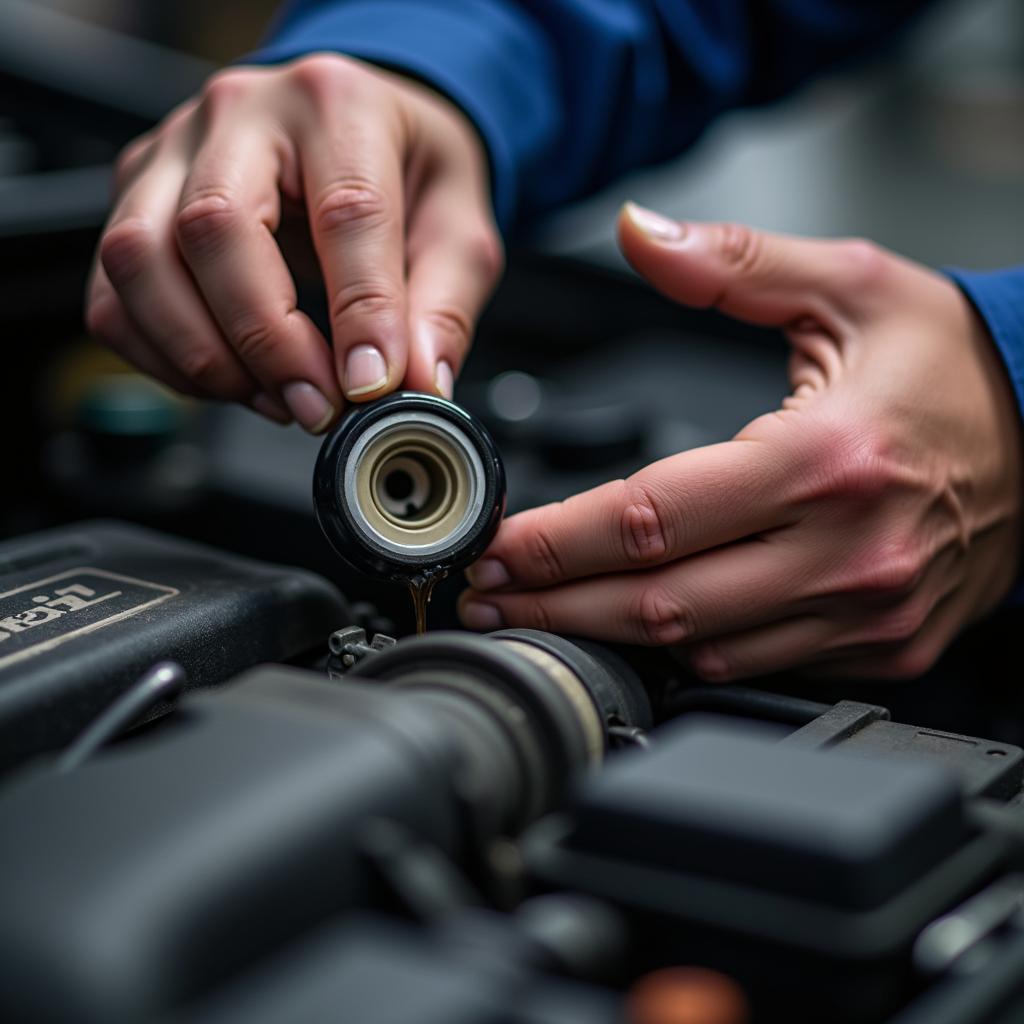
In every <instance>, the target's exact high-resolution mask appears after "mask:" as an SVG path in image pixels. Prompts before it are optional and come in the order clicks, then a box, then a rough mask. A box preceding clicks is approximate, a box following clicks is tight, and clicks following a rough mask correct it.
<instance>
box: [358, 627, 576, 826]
mask: <svg viewBox="0 0 1024 1024" xmlns="http://www.w3.org/2000/svg"><path fill="white" fill-rule="evenodd" d="M452 671H457V672H464V673H467V674H470V675H472V676H473V677H475V678H476V679H477V680H479V681H480V682H482V683H485V684H487V685H491V686H494V687H497V688H498V689H500V690H501V691H503V692H504V693H505V694H506V695H507V696H508V698H509V699H510V700H511V701H512V702H513V703H515V704H516V705H518V706H519V707H520V708H522V709H523V711H525V712H526V715H527V717H528V720H529V722H530V724H531V726H532V728H533V730H534V737H535V739H536V740H537V741H538V742H539V744H540V747H541V750H542V751H543V755H544V759H545V762H546V765H545V770H544V772H543V775H544V778H545V782H544V788H545V789H546V792H545V793H544V794H543V795H542V798H541V801H540V803H541V805H542V806H543V807H545V808H547V807H551V806H553V804H554V803H556V802H557V800H558V799H559V798H560V797H561V796H562V794H563V791H564V788H565V787H566V786H567V785H568V784H569V783H570V782H571V781H572V780H573V779H574V778H576V777H578V775H579V773H580V772H581V771H582V770H584V769H585V768H586V766H587V749H586V740H585V739H584V736H583V729H582V726H581V725H580V722H579V719H578V718H577V715H576V711H575V710H574V708H573V707H572V705H571V704H570V703H569V700H568V698H567V697H566V696H565V695H564V694H563V693H562V691H561V689H560V688H559V686H558V685H557V684H556V683H555V682H553V681H552V680H551V679H549V678H548V676H547V674H546V673H545V672H544V671H543V669H541V668H540V667H539V666H538V665H536V664H534V663H533V662H532V661H530V660H529V659H527V658H525V657H523V656H521V655H519V654H516V653H515V652H514V651H513V650H509V649H508V648H507V647H504V646H503V645H502V644H500V643H495V642H494V641H493V640H491V639H489V638H487V637H483V636H477V635H475V634H473V633H457V632H437V633H427V634H425V635H423V636H418V637H409V638H408V639H405V640H403V641H402V642H401V643H399V644H395V646H394V647H388V648H386V649H385V650H383V651H380V652H379V653H377V654H374V655H372V656H371V657H368V658H365V659H363V661H361V662H360V663H359V668H358V675H359V678H361V679H377V680H381V681H393V682H400V681H401V680H402V678H403V677H405V676H408V675H410V674H412V673H415V674H416V676H417V677H418V678H423V677H424V676H425V675H429V674H431V673H434V672H436V673H437V675H436V679H437V683H438V685H439V686H441V687H443V685H444V679H445V675H446V674H447V673H449V672H452Z"/></svg>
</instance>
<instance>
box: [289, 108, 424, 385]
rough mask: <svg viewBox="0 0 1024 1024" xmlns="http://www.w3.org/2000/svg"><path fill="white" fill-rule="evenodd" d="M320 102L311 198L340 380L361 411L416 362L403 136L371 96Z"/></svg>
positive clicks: (306, 154)
mask: <svg viewBox="0 0 1024 1024" xmlns="http://www.w3.org/2000/svg"><path fill="white" fill-rule="evenodd" d="M346 99H347V100H348V102H347V103H346V102H345V101H346ZM321 102H324V103H326V106H327V109H326V110H324V111H322V112H321V116H320V117H318V118H317V119H316V120H315V121H314V123H312V124H311V125H308V126H307V127H306V129H305V131H306V139H305V141H304V145H303V177H304V188H305V193H306V203H307V206H308V209H309V221H310V226H311V229H312V233H313V242H314V245H315V247H316V251H317V256H318V258H319V260H320V266H321V268H322V270H323V274H324V281H325V284H326V286H327V299H328V312H329V316H330V322H331V333H332V337H333V341H334V359H335V363H336V366H337V373H338V378H339V380H340V381H341V385H342V390H343V391H344V393H345V397H346V398H348V399H349V400H350V401H355V402H361V401H367V400H369V399H372V398H377V397H379V396H381V395H384V394H387V392H389V391H392V390H394V388H395V387H397V386H398V384H399V383H400V382H401V381H402V379H403V378H404V376H405V371H406V363H407V359H408V348H409V339H408V325H407V317H406V297H405V222H404V217H405V212H404V196H403V175H402V158H401V148H402V147H401V142H400V139H399V137H398V136H399V131H400V129H399V128H398V127H397V126H395V124H393V123H392V122H393V121H394V118H391V117H388V116H386V114H385V113H384V112H381V111H379V110H378V104H376V103H374V102H373V98H372V97H370V96H367V97H366V98H365V99H361V98H360V97H359V96H355V95H345V94H343V95H342V96H341V99H340V101H339V100H337V99H336V98H328V99H326V100H323V99H322V100H321Z"/></svg>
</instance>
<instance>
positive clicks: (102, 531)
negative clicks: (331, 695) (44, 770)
mask: <svg viewBox="0 0 1024 1024" xmlns="http://www.w3.org/2000/svg"><path fill="white" fill-rule="evenodd" d="M349 619H350V615H349V613H348V611H347V609H346V605H345V601H344V599H343V597H342V596H341V594H340V593H339V592H338V590H337V589H336V588H335V587H334V586H333V585H332V584H330V583H328V582H327V581H326V580H324V579H322V578H321V577H319V576H316V575H313V574H312V573H308V572H304V571H302V570H299V569H293V568H285V567H280V566H274V565H267V564H265V563H261V562H255V561H252V560H250V559H247V558H241V557H237V556H234V555H230V554H227V553H226V552H222V551H218V550H216V549H214V548H209V547H205V546H203V545H199V544H194V543H192V542H189V541H184V540H180V539H178V538H176V537H171V536H167V535H165V534H160V533H155V532H153V531H150V530H145V529H142V528H140V527H137V526H132V525H129V524H126V523H119V522H105V521H104V522H89V523H82V524H78V525H74V526H70V527H62V528H59V529H55V530H48V531H46V532H43V533H37V534H32V535H29V536H26V537H21V538H18V539H16V540H12V541H7V542H5V543H3V544H0V769H4V768H9V767H11V766H12V765H15V764H17V763H18V762H19V761H21V760H23V759H25V758H26V757H28V756H31V755H33V754H38V753H42V752H44V751H48V750H53V749H56V748H59V747H60V746H62V745H63V744H65V743H67V742H68V741H69V740H70V739H72V738H73V737H74V736H75V735H76V733H77V732H78V731H79V730H80V729H81V728H82V727H83V726H84V725H85V724H86V723H87V722H89V720H90V719H91V718H92V717H93V716H94V715H95V714H96V713H97V712H98V711H100V710H101V709H102V708H103V707H105V706H106V705H107V704H108V703H109V702H110V701H111V700H112V699H113V698H114V697H116V696H117V695H118V694H119V693H121V692H122V691H123V690H124V689H125V688H126V687H127V686H129V685H130V684H131V683H132V682H133V681H134V680H135V679H137V678H138V677H139V676H140V675H141V674H142V673H143V672H144V671H145V670H146V669H147V668H149V667H150V666H151V665H152V664H153V663H154V662H156V661H160V660H162V659H167V658H170V659H173V660H174V661H177V662H179V663H180V664H181V665H182V666H183V667H184V668H185V670H186V672H187V673H188V679H189V686H190V687H197V686H209V685H212V684H216V683H219V682H222V681H224V680H225V679H228V678H230V677H231V676H233V675H237V674H238V673H239V672H240V671H242V670H243V669H246V668H249V667H250V666H252V665H255V664H257V663H259V662H264V661H275V662H281V661H290V660H293V659H295V658H296V657H298V656H300V655H302V654H303V653H305V652H309V651H311V650H314V649H316V648H318V647H320V646H321V645H324V644H325V643H326V638H327V636H328V635H329V633H330V632H331V630H333V629H335V628H337V627H338V625H339V624H344V623H345V622H347V621H349Z"/></svg>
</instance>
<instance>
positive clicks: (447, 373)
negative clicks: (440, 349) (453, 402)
mask: <svg viewBox="0 0 1024 1024" xmlns="http://www.w3.org/2000/svg"><path fill="white" fill-rule="evenodd" d="M434 387H435V388H437V393H438V394H439V395H440V396H441V397H442V398H451V397H452V395H454V394H455V374H453V373H452V368H451V365H450V364H449V363H448V362H447V361H446V360H444V359H442V360H441V362H439V363H438V364H437V369H436V370H435V371H434Z"/></svg>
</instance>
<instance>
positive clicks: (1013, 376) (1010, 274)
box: [946, 267, 1024, 606]
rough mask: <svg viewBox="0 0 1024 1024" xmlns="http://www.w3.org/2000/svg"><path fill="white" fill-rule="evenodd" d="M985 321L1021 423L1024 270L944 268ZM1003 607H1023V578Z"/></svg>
mask: <svg viewBox="0 0 1024 1024" xmlns="http://www.w3.org/2000/svg"><path fill="white" fill-rule="evenodd" d="M946 273H947V274H948V275H949V276H950V277H951V278H952V279H953V281H954V282H955V283H956V284H957V285H958V286H959V287H960V289H961V290H962V291H963V292H964V294H965V295H966V296H967V298H968V299H970V301H971V304H972V305H973V306H974V308H975V309H976V310H977V311H978V314H979V315H980V316H981V318H982V319H983V320H984V321H985V324H986V326H987V327H988V330H989V334H990V335H991V336H992V340H993V342H995V345H996V348H997V349H998V350H999V354H1000V355H1001V356H1002V357H1003V363H1004V364H1005V365H1006V370H1007V373H1008V375H1009V378H1010V383H1011V384H1012V385H1013V390H1014V394H1015V395H1016V396H1017V407H1018V411H1019V412H1021V420H1022V423H1024V267H1010V268H1008V269H1004V270H961V269H958V268H946ZM1004 603H1005V604H1009V605H1014V606H1019V605H1024V574H1022V575H1019V576H1018V582H1017V585H1016V586H1015V587H1014V589H1013V590H1011V591H1010V594H1009V596H1008V597H1007V598H1006V601H1005V602H1004Z"/></svg>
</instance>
